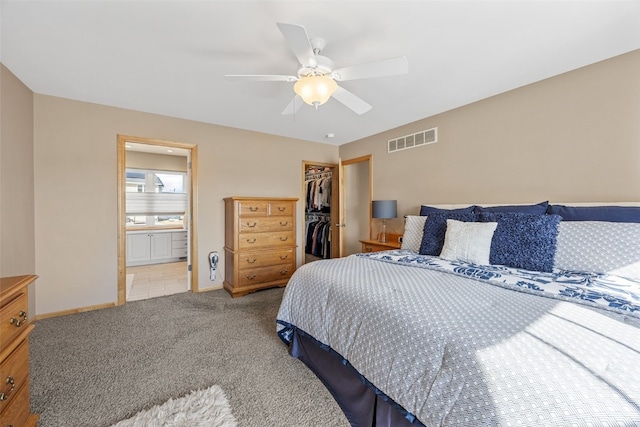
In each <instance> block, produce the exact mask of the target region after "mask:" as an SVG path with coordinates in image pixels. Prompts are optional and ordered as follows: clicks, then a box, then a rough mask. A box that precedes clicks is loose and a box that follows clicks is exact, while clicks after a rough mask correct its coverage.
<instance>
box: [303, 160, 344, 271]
mask: <svg viewBox="0 0 640 427" xmlns="http://www.w3.org/2000/svg"><path fill="white" fill-rule="evenodd" d="M302 169H303V189H302V194H303V198H302V201H303V209H302V211H303V212H304V222H303V224H304V233H303V241H302V246H303V248H302V251H303V256H302V262H303V263H304V264H306V263H307V262H313V261H317V260H321V259H328V258H338V257H340V241H339V240H340V237H339V232H340V230H339V227H337V226H336V224H339V221H338V218H339V217H338V215H339V202H340V198H339V190H338V188H339V185H338V183H339V180H338V165H336V164H331V163H319V162H310V161H304V162H303V164H302Z"/></svg>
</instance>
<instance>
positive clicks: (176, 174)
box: [118, 135, 198, 305]
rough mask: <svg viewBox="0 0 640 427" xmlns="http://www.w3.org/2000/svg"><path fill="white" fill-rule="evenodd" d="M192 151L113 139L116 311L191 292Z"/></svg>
mask: <svg viewBox="0 0 640 427" xmlns="http://www.w3.org/2000/svg"><path fill="white" fill-rule="evenodd" d="M196 164H197V147H196V146H195V145H192V144H184V143H179V142H172V141H162V140H156V139H149V138H142V137H133V136H124V135H119V136H118V305H120V304H124V303H125V302H126V301H134V300H140V299H146V298H152V297H157V296H164V295H170V294H174V293H178V292H187V291H189V290H191V291H197V290H198V280H197V277H198V276H197V263H196V261H197V254H196V250H195V248H196V246H195V230H196V228H197V222H196V216H195V212H196V209H195V208H196V206H195V200H196V198H195V197H194V194H196V193H195V191H196V183H197V174H196Z"/></svg>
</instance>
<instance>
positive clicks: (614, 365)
mask: <svg viewBox="0 0 640 427" xmlns="http://www.w3.org/2000/svg"><path fill="white" fill-rule="evenodd" d="M639 286H640V284H638V283H637V282H633V281H630V280H625V279H622V278H617V277H614V276H603V275H595V274H578V273H575V272H555V273H546V274H545V273H542V274H538V273H533V272H529V271H522V270H521V271H517V270H514V269H508V268H505V267H499V266H491V267H486V266H474V265H472V264H466V263H460V262H454V263H450V262H447V261H444V260H441V259H439V258H436V257H428V256H420V255H416V254H415V253H412V252H408V251H388V252H380V253H375V254H367V255H364V254H362V255H358V256H350V257H346V258H340V259H334V260H324V261H316V262H313V263H309V264H305V265H304V266H302V267H301V268H300V269H298V270H297V271H296V272H295V274H294V275H293V276H292V278H291V280H290V282H289V284H288V286H287V288H286V290H285V294H284V297H283V301H282V305H281V307H280V311H279V313H278V317H277V322H278V333H279V335H280V337H281V338H282V339H283V340H285V341H287V340H288V339H289V337H290V336H291V335H290V333H291V331H292V330H293V329H296V328H297V329H299V330H301V331H303V332H305V333H307V334H309V335H311V336H312V337H313V338H315V339H316V340H318V341H320V342H321V343H323V344H325V345H327V346H329V347H330V348H331V349H333V350H335V351H336V352H337V353H339V354H340V355H341V356H342V357H344V359H345V360H346V361H348V362H349V363H350V364H351V365H352V366H353V367H354V368H355V369H356V370H357V371H358V372H359V373H360V374H361V375H363V376H364V377H365V378H366V379H367V380H368V381H369V382H370V383H371V384H373V385H374V386H375V387H376V388H377V389H378V390H379V391H380V392H382V393H384V394H385V395H386V396H388V397H390V398H391V399H393V400H394V401H395V402H397V403H398V404H399V405H401V406H402V407H403V408H404V409H406V410H407V411H408V412H409V413H410V414H411V415H414V416H415V417H416V418H417V420H418V421H419V422H420V423H423V424H425V425H427V426H481V425H492V426H493V425H505V426H506V425H544V426H552V425H553V426H566V425H581V426H582V425H585V426H587V425H593V426H601V425H610V426H636V425H640V288H639ZM411 415H410V416H409V418H411Z"/></svg>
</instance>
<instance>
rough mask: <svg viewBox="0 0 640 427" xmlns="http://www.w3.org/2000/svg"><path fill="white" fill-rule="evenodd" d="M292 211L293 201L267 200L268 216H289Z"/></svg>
mask: <svg viewBox="0 0 640 427" xmlns="http://www.w3.org/2000/svg"><path fill="white" fill-rule="evenodd" d="M293 211H294V204H293V202H269V216H291V215H293Z"/></svg>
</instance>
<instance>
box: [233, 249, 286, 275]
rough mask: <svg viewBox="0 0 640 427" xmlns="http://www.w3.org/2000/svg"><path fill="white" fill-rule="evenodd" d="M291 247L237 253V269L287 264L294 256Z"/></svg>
mask: <svg viewBox="0 0 640 427" xmlns="http://www.w3.org/2000/svg"><path fill="white" fill-rule="evenodd" d="M293 257H294V253H293V249H287V250H284V251H283V250H276V251H264V252H258V253H251V252H249V253H241V254H240V255H238V269H239V270H249V269H254V268H257V267H265V266H268V265H279V264H289V263H290V262H291V261H292V260H293V259H294V258H293Z"/></svg>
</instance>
